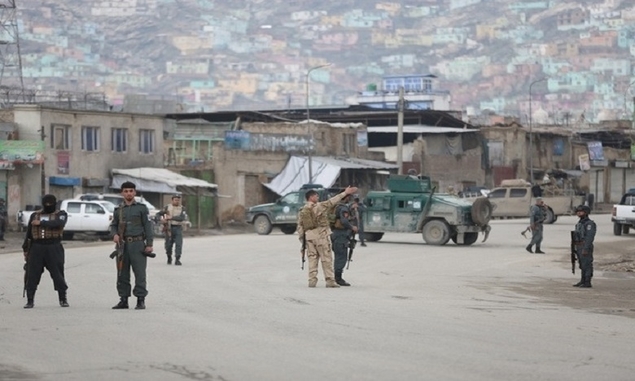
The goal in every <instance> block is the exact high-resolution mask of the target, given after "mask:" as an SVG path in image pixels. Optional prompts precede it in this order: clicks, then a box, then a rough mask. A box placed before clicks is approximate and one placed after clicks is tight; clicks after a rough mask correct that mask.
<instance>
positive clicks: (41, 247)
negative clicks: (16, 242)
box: [26, 240, 68, 298]
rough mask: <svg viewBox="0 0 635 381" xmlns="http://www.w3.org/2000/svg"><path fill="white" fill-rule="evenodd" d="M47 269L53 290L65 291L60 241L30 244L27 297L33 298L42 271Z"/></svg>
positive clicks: (62, 254) (62, 253)
mask: <svg viewBox="0 0 635 381" xmlns="http://www.w3.org/2000/svg"><path fill="white" fill-rule="evenodd" d="M44 269H47V270H48V272H49V274H50V275H51V279H53V285H54V286H55V290H57V291H58V292H59V291H66V290H67V289H68V286H67V285H66V280H65V279H64V246H62V242H61V241H57V240H56V241H52V242H51V241H49V242H47V243H38V241H37V240H34V241H33V243H32V244H31V249H30V250H29V254H28V259H27V270H26V271H27V281H26V292H27V297H29V298H33V295H35V291H36V290H37V286H38V285H39V284H40V279H41V278H42V273H43V272H44Z"/></svg>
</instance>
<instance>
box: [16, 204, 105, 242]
mask: <svg viewBox="0 0 635 381" xmlns="http://www.w3.org/2000/svg"><path fill="white" fill-rule="evenodd" d="M58 209H60V210H63V211H65V212H66V213H67V214H68V220H67V222H66V226H65V227H64V239H73V237H74V235H75V233H91V234H97V235H99V236H102V237H108V236H109V233H110V222H111V221H112V218H113V212H114V210H115V205H114V204H113V203H111V202H108V201H103V200H101V201H84V200H73V199H70V200H62V201H60V202H58ZM37 211H38V210H31V211H20V212H18V223H19V225H20V226H21V227H22V228H26V227H27V226H28V224H29V220H30V218H31V215H32V214H33V213H35V212H37Z"/></svg>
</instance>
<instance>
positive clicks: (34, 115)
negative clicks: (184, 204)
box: [0, 105, 164, 222]
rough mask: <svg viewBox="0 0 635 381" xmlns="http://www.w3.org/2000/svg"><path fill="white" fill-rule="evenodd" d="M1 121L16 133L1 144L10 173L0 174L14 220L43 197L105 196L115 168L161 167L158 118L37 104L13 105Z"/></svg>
mask: <svg viewBox="0 0 635 381" xmlns="http://www.w3.org/2000/svg"><path fill="white" fill-rule="evenodd" d="M2 116H3V120H4V121H5V126H13V127H14V129H15V132H14V133H13V136H12V137H11V138H12V140H3V141H0V143H1V144H2V145H3V150H2V163H3V165H8V168H10V170H4V171H2V170H0V189H2V190H0V192H5V193H6V196H7V204H8V209H9V210H8V211H9V215H10V216H13V215H15V213H17V211H18V210H20V209H22V208H25V207H26V206H27V205H40V200H41V196H42V195H43V194H45V193H52V194H54V195H55V196H57V198H58V199H64V198H71V197H73V196H75V195H77V194H79V193H85V192H104V191H107V190H108V188H109V186H110V170H111V169H112V168H134V167H162V165H163V130H164V118H163V117H160V116H152V115H141V114H127V113H115V112H107V111H86V110H65V109H56V108H48V107H43V106H39V105H15V106H13V108H11V109H5V110H4V113H3V115H2ZM11 168H13V169H11ZM10 222H13V219H11V218H10Z"/></svg>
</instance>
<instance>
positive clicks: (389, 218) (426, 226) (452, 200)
mask: <svg viewBox="0 0 635 381" xmlns="http://www.w3.org/2000/svg"><path fill="white" fill-rule="evenodd" d="M364 204H365V205H366V207H367V211H366V213H365V216H364V217H363V218H364V237H365V238H366V240H367V241H371V242H372V241H379V240H380V239H381V238H382V237H383V235H384V233H386V232H401V233H405V232H411V233H421V234H422V235H423V240H424V241H425V242H426V243H427V244H429V245H445V244H446V243H448V241H449V240H452V242H454V243H456V244H457V245H471V244H473V243H474V242H476V241H477V240H478V234H479V233H480V232H482V233H484V239H483V242H485V240H487V236H488V235H489V232H490V229H491V228H490V226H489V225H488V223H489V220H490V218H491V216H492V205H491V204H490V202H489V200H488V199H487V198H479V199H477V200H475V201H474V203H472V202H470V201H466V200H464V199H461V198H459V197H457V196H455V195H451V194H437V193H435V189H434V188H432V186H431V181H430V178H429V177H426V176H411V175H392V176H390V177H389V178H388V190H387V191H370V192H369V193H368V194H367V195H366V198H365V200H364Z"/></svg>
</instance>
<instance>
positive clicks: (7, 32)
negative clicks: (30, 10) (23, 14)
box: [0, 0, 25, 102]
mask: <svg viewBox="0 0 635 381" xmlns="http://www.w3.org/2000/svg"><path fill="white" fill-rule="evenodd" d="M15 2H16V0H0V86H2V87H5V88H9V89H10V93H8V95H7V97H8V98H9V99H7V100H6V101H7V102H15V101H18V100H20V101H24V95H25V94H24V78H23V77H22V57H21V55H20V39H19V36H18V19H17V8H16V6H15ZM12 96H13V99H11V98H12Z"/></svg>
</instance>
